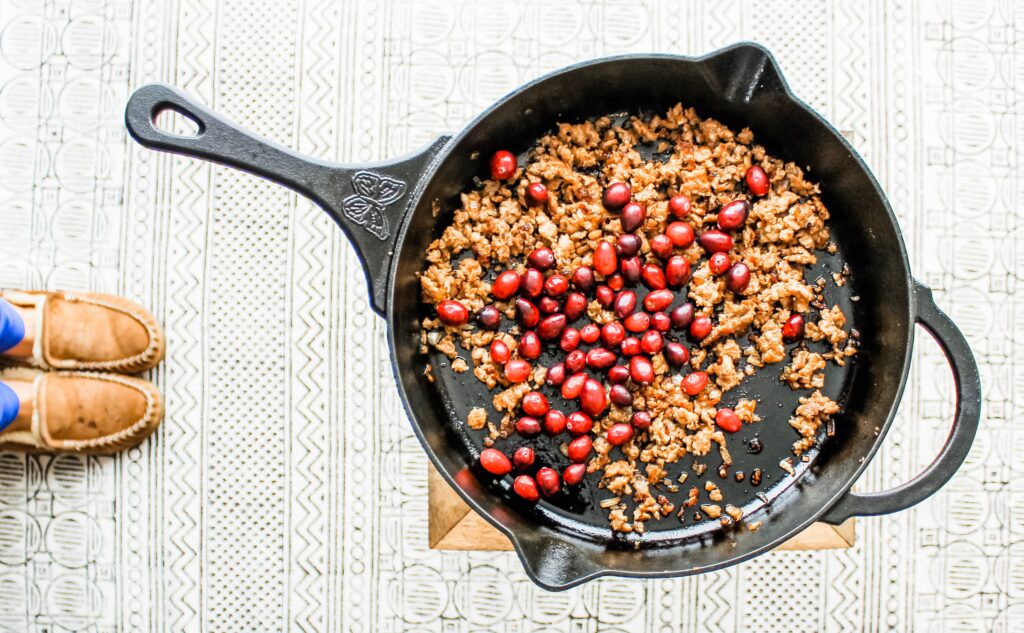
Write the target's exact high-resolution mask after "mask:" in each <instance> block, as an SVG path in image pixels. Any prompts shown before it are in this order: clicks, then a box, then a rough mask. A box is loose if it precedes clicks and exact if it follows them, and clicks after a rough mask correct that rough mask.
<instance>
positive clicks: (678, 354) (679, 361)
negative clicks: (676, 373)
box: [665, 342, 690, 367]
mask: <svg viewBox="0 0 1024 633" xmlns="http://www.w3.org/2000/svg"><path fill="white" fill-rule="evenodd" d="M665 360H666V361H667V362H668V364H669V365H672V366H673V367H682V366H683V365H685V364H686V363H688V362H690V351H689V350H687V349H686V347H685V346H683V344H682V343H675V342H672V343H667V344H666V345H665Z"/></svg>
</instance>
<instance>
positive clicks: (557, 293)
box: [544, 273, 569, 297]
mask: <svg viewBox="0 0 1024 633" xmlns="http://www.w3.org/2000/svg"><path fill="white" fill-rule="evenodd" d="M544 292H546V293H548V296H549V297H561V296H562V295H564V294H565V293H567V292H569V280H568V279H566V278H565V277H564V276H563V275H559V274H558V273H555V274H554V275H551V276H550V277H548V278H547V281H545V282H544Z"/></svg>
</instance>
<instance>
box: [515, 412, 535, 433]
mask: <svg viewBox="0 0 1024 633" xmlns="http://www.w3.org/2000/svg"><path fill="white" fill-rule="evenodd" d="M516 433H518V434H520V435H522V436H523V437H533V436H535V435H540V421H539V420H537V418H531V417H530V416H527V415H524V416H523V417H521V418H519V419H518V420H516Z"/></svg>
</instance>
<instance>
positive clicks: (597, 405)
mask: <svg viewBox="0 0 1024 633" xmlns="http://www.w3.org/2000/svg"><path fill="white" fill-rule="evenodd" d="M607 407H608V394H607V393H606V392H605V390H604V385H602V384H601V383H600V382H598V381H596V380H594V379H593V378H587V380H586V382H584V383H583V391H581V392H580V408H581V409H583V411H584V412H585V413H589V414H590V415H601V413H603V412H604V410H605V409H606V408H607Z"/></svg>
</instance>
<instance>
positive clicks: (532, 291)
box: [522, 268, 544, 297]
mask: <svg viewBox="0 0 1024 633" xmlns="http://www.w3.org/2000/svg"><path fill="white" fill-rule="evenodd" d="M522 288H523V292H524V293H526V296H528V297H539V296H540V293H542V292H544V273H542V272H540V271H539V270H537V269H536V268H527V269H526V272H525V273H523V285H522Z"/></svg>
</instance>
